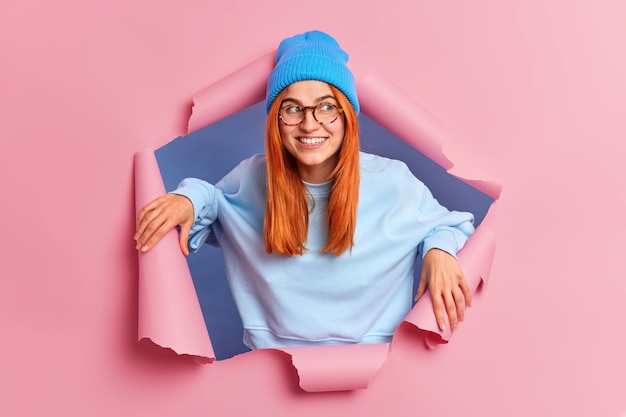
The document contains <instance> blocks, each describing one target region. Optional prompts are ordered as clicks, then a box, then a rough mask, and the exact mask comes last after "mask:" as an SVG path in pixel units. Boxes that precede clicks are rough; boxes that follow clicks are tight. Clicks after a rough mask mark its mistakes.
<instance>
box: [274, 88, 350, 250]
mask: <svg viewBox="0 0 626 417" xmlns="http://www.w3.org/2000/svg"><path fill="white" fill-rule="evenodd" d="M329 86H330V89H331V91H332V92H333V94H334V96H335V98H336V99H337V102H338V104H339V107H340V108H342V109H343V113H342V114H340V115H339V117H343V118H344V125H345V131H344V138H343V142H342V144H341V147H340V149H339V151H338V152H339V158H338V161H337V166H336V167H335V169H334V170H333V172H332V173H331V178H330V179H332V181H333V185H332V187H331V191H330V196H329V200H328V211H327V218H326V224H327V232H328V239H327V241H326V244H325V245H324V247H322V249H320V252H327V253H332V254H333V255H335V256H339V255H341V254H342V253H343V252H345V251H346V250H347V249H350V250H352V246H353V244H354V231H355V229H356V212H357V203H358V199H359V150H360V146H359V127H358V120H357V115H356V112H355V111H354V108H353V107H352V105H351V104H350V102H349V101H348V99H347V98H346V96H345V95H344V94H343V93H342V92H341V91H339V90H338V89H337V88H335V87H334V86H332V85H329ZM284 94H285V90H283V91H281V92H280V93H279V94H278V96H277V97H276V98H275V99H274V102H273V103H272V106H271V107H270V110H269V113H268V116H267V123H266V127H265V151H266V158H267V205H266V208H265V220H264V230H263V234H264V238H265V250H266V251H267V253H272V252H276V253H279V254H281V255H285V256H293V255H302V254H303V253H304V252H305V251H306V250H307V248H306V247H305V245H304V244H305V242H306V239H307V232H308V228H309V204H308V200H307V190H306V186H305V185H304V184H303V183H302V180H301V178H300V174H299V173H298V166H297V161H296V158H294V157H293V155H291V154H290V153H289V152H288V151H287V150H286V149H285V148H284V146H283V142H282V139H281V136H280V128H279V125H278V123H279V120H278V113H279V111H280V106H281V102H282V99H283V96H284Z"/></svg>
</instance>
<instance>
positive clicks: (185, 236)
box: [178, 224, 191, 256]
mask: <svg viewBox="0 0 626 417" xmlns="http://www.w3.org/2000/svg"><path fill="white" fill-rule="evenodd" d="M190 229H191V227H190V226H189V225H187V224H184V225H182V226H181V227H180V234H179V235H178V244H179V246H180V250H181V251H182V252H183V255H185V256H189V230H190Z"/></svg>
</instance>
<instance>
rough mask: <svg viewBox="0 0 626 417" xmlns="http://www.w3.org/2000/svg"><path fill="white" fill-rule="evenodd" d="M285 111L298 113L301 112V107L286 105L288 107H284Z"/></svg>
mask: <svg viewBox="0 0 626 417" xmlns="http://www.w3.org/2000/svg"><path fill="white" fill-rule="evenodd" d="M285 112H287V113H289V114H298V113H302V109H301V108H300V107H298V106H288V107H285Z"/></svg>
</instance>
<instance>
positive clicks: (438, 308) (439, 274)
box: [415, 249, 472, 331]
mask: <svg viewBox="0 0 626 417" xmlns="http://www.w3.org/2000/svg"><path fill="white" fill-rule="evenodd" d="M427 288H428V289H430V295H431V297H432V300H433V309H434V310H435V318H436V320H437V325H438V326H439V328H440V329H441V330H445V328H446V324H445V317H444V314H443V310H444V308H445V310H446V311H447V312H448V319H449V321H450V327H451V328H452V330H453V331H454V330H456V328H457V326H458V323H459V322H460V321H463V318H464V313H465V308H466V307H471V305H472V294H471V291H470V289H469V287H468V285H467V282H466V281H465V276H464V275H463V271H462V270H461V266H460V265H459V262H458V261H457V260H456V258H455V257H454V256H452V255H450V254H449V253H448V252H445V251H443V250H440V249H431V250H429V251H428V252H427V253H426V255H424V259H423V262H422V275H421V277H420V283H419V286H418V287H417V296H416V297H415V300H416V301H417V300H418V299H419V298H420V297H421V296H422V295H423V294H424V293H425V292H426V289H427Z"/></svg>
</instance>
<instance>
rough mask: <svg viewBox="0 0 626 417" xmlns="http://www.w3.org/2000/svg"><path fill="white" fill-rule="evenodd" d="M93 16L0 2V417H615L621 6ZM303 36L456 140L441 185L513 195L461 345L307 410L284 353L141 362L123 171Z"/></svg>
mask: <svg viewBox="0 0 626 417" xmlns="http://www.w3.org/2000/svg"><path fill="white" fill-rule="evenodd" d="M87 3H90V2H84V1H78V0H74V1H72V0H61V1H57V2H48V1H44V0H39V1H34V0H32V1H23V2H20V1H17V0H2V1H0V138H1V139H0V169H1V170H2V173H3V175H2V177H1V178H0V185H1V187H2V190H3V191H4V198H3V204H2V213H3V215H4V217H5V221H4V222H3V226H2V229H1V230H2V235H3V239H2V243H0V326H1V327H0V330H1V334H2V343H1V344H0V358H1V359H0V415H3V416H4V415H6V416H17V415H20V416H85V415H90V416H110V415H150V416H172V415H180V416H184V415H189V416H196V415H197V416H200V415H202V416H205V415H244V413H247V414H248V415H255V416H279V417H280V416H294V415H297V416H319V415H329V416H330V415H333V416H334V415H337V416H344V415H345V416H348V415H377V414H379V413H382V412H383V411H385V410H387V411H388V410H393V411H394V412H395V413H396V414H397V415H427V416H452V415H463V416H496V415H498V416H529V415H541V416H544V415H545V416H547V415H554V416H581V417H582V416H608V417H622V416H624V415H626V358H625V357H624V352H626V303H625V302H624V301H623V300H624V295H626V279H624V275H625V274H624V270H625V269H626V261H625V259H626V256H624V253H623V248H624V232H625V230H626V229H625V227H624V226H623V221H622V220H621V217H620V216H623V214H624V213H625V212H626V186H625V185H624V176H625V172H624V161H626V145H625V143H626V142H625V140H624V139H625V133H626V124H625V123H624V120H626V111H625V110H624V109H625V108H626V106H625V105H624V103H626V77H625V76H624V74H626V42H625V41H624V39H626V31H624V29H622V26H623V25H622V23H623V17H624V16H625V15H626V5H624V3H623V2H620V1H617V0H616V1H609V0H604V1H596V2H593V4H594V5H593V6H592V5H588V4H587V5H585V3H591V2H567V1H552V2H549V3H550V5H545V4H544V3H548V2H544V1H539V0H536V1H526V2H513V1H508V2H502V1H498V0H483V1H474V2H463V4H462V5H455V6H452V5H449V4H447V2H419V3H418V4H416V5H414V6H412V10H407V7H406V4H408V3H407V2H399V1H398V2H397V3H398V5H397V6H395V7H394V6H393V2H392V3H389V2H386V3H384V7H383V4H380V3H374V2H371V3H372V4H371V6H367V5H364V2H362V1H354V0H350V1H346V2H338V3H340V4H332V5H331V4H328V5H325V7H313V6H312V5H311V4H310V3H302V2H301V3H294V6H293V7H295V10H293V11H288V10H286V9H285V4H286V3H285V2H284V1H276V0H267V1H264V2H259V1H253V0H241V1H235V2H220V5H219V6H215V5H213V4H215V3H216V2H206V1H204V2H201V1H197V0H183V1H179V2H151V1H145V0H132V1H120V0H112V1H109V2H106V3H105V2H100V3H101V5H97V6H93V5H87ZM227 3H228V4H227ZM414 3H415V2H414ZM421 3H424V4H421ZM174 4H176V6H174ZM470 4H471V5H470ZM259 16H264V17H265V20H262V21H261V20H260V19H258V17H259ZM312 28H319V29H322V30H326V31H329V32H331V33H332V34H333V35H335V37H337V38H338V39H339V40H340V42H341V43H342V44H343V45H344V47H345V48H346V49H347V50H348V51H349V52H350V53H351V57H352V59H351V63H352V66H353V67H355V68H359V70H360V72H361V73H363V74H364V73H367V72H368V71H369V70H370V69H371V70H375V71H377V72H380V73H383V74H385V76H386V77H387V78H389V79H391V80H392V81H393V82H394V83H396V84H397V85H399V86H401V87H402V89H403V90H404V91H405V92H406V93H407V94H409V95H410V96H411V97H413V98H414V99H415V100H417V101H419V102H420V103H421V104H422V105H424V106H426V107H427V108H428V109H429V110H430V111H431V112H432V113H434V114H435V115H437V117H438V118H439V119H440V120H442V121H443V122H444V123H445V124H446V126H447V128H448V130H449V132H451V133H452V135H451V136H452V137H451V138H450V139H449V141H448V142H447V143H446V146H445V151H446V154H447V155H448V156H449V159H450V160H452V161H458V160H462V161H467V160H470V161H472V163H466V164H461V165H460V166H458V167H455V168H454V169H453V172H455V171H457V170H458V171H460V172H463V173H464V174H466V175H467V174H468V173H469V174H472V176H473V177H474V178H477V179H487V180H497V181H499V182H501V183H502V184H503V187H504V188H503V192H502V195H501V197H500V199H499V200H498V203H497V206H496V207H495V212H494V213H493V219H492V220H493V223H492V227H493V229H494V230H495V232H496V234H497V239H498V243H497V245H498V246H497V249H496V257H495V261H494V265H493V269H492V273H491V277H490V282H489V286H488V288H487V289H486V291H484V292H482V293H481V294H479V295H478V296H476V299H475V302H474V307H472V309H471V310H470V311H469V313H468V314H467V319H466V321H465V323H464V324H463V326H462V327H461V329H460V330H459V331H458V333H457V334H456V335H455V336H454V338H453V339H452V341H451V342H450V343H449V344H448V345H443V346H439V347H437V348H436V349H435V350H433V351H426V350H425V348H424V347H423V343H422V340H420V339H419V338H417V337H415V335H414V334H412V333H406V334H405V333H402V332H400V334H399V335H398V337H397V339H396V340H394V343H393V344H392V349H391V353H390V355H389V358H388V360H387V362H386V363H385V365H384V366H383V368H382V369H381V371H380V372H379V374H378V375H377V376H376V378H375V379H374V380H373V381H372V383H371V384H370V386H369V387H368V388H367V389H365V390H359V391H354V392H340V393H320V394H307V393H303V392H301V391H300V390H299V389H298V384H297V382H298V381H297V376H296V374H295V371H294V370H293V369H292V368H291V366H290V365H289V363H288V362H286V361H285V360H284V359H285V358H284V357H283V356H282V355H281V354H280V353H278V352H273V351H259V352H254V353H251V354H245V355H241V356H238V357H235V358H233V359H230V360H226V361H219V362H216V363H213V364H210V365H197V364H194V363H192V362H190V361H188V360H186V359H185V358H180V357H177V356H176V355H174V354H172V353H171V352H168V351H164V350H159V349H158V348H155V347H153V346H151V345H145V346H144V345H138V344H137V343H136V342H135V340H136V336H137V292H138V290H137V255H136V253H135V251H134V245H133V243H134V242H133V241H132V234H133V228H134V218H133V212H134V201H133V195H134V190H133V154H134V153H135V152H136V151H137V150H139V149H143V148H146V147H148V148H157V147H159V146H161V145H163V144H164V143H166V142H168V141H169V140H171V139H173V138H174V137H176V136H178V135H181V134H184V133H185V130H186V123H187V120H188V117H189V114H190V112H191V97H192V96H193V95H194V94H195V93H197V92H198V91H200V90H202V89H203V88H204V87H206V86H207V85H209V84H211V83H213V82H215V81H217V80H219V79H221V78H222V77H224V76H226V75H228V74H230V73H231V72H233V71H235V70H237V69H239V68H241V67H242V66H244V65H246V64H248V63H249V62H251V61H252V60H254V59H256V58H258V57H260V56H262V55H263V54H265V53H267V52H270V51H271V50H273V49H274V48H275V47H276V46H277V41H278V40H279V39H281V38H283V37H284V36H287V35H291V34H293V33H297V32H302V31H305V30H309V29H312ZM468 154H470V155H471V158H467V155H468ZM460 156H463V157H462V158H461V157H460ZM242 397H245V399H242Z"/></svg>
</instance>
